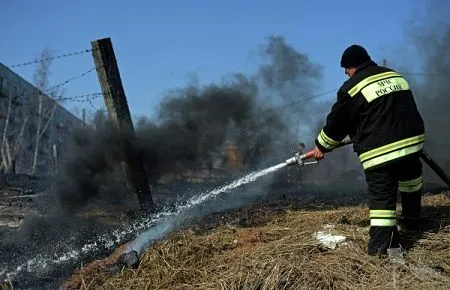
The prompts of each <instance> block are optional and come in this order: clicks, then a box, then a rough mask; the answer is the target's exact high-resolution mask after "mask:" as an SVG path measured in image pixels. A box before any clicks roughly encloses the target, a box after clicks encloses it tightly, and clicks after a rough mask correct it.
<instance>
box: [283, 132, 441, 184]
mask: <svg viewBox="0 0 450 290" xmlns="http://www.w3.org/2000/svg"><path fill="white" fill-rule="evenodd" d="M349 144H352V142H351V140H350V139H349V138H345V139H344V140H342V142H341V143H340V144H339V145H338V146H337V147H336V148H338V147H343V146H345V145H349ZM304 147H305V145H304V144H303V143H302V144H301V148H300V151H299V152H297V153H295V155H294V157H291V158H289V159H287V160H286V161H285V162H286V165H287V166H292V165H298V166H305V165H309V164H315V163H317V162H318V161H310V162H306V160H308V159H311V158H312V157H314V150H310V151H307V152H306V153H303V149H304ZM419 154H420V155H419V156H420V158H422V160H423V161H424V162H425V163H426V164H427V165H428V166H429V167H430V168H431V169H432V170H433V171H434V173H436V175H437V176H439V177H440V178H441V180H442V181H443V182H444V183H445V184H446V185H447V186H448V187H450V177H449V176H448V175H447V173H445V171H444V170H443V169H442V167H441V166H439V164H437V162H436V161H434V160H433V158H431V156H430V155H429V154H428V153H427V152H426V151H425V150H424V149H422V150H421V151H420V153H419Z"/></svg>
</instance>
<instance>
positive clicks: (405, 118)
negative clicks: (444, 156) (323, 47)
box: [315, 61, 425, 170]
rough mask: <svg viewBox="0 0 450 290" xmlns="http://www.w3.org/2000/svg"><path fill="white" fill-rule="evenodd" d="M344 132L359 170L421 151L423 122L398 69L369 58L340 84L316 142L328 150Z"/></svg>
mask: <svg viewBox="0 0 450 290" xmlns="http://www.w3.org/2000/svg"><path fill="white" fill-rule="evenodd" d="M347 135H348V136H349V137H350V139H351V140H352V142H353V148H354V150H355V152H356V153H357V154H358V157H359V159H360V161H361V163H362V166H363V168H364V170H367V169H371V168H375V167H378V166H380V165H382V164H385V163H386V162H390V161H393V160H396V159H398V158H402V157H405V156H407V155H410V154H414V153H417V152H420V151H421V150H422V148H423V143H424V140H425V126H424V122H423V119H422V117H421V115H420V113H419V111H418V109H417V106H416V103H415V101H414V97H413V94H412V92H411V89H410V86H409V84H408V82H407V81H406V80H405V79H404V78H403V77H402V76H401V75H400V74H399V73H397V72H395V71H393V70H391V69H389V68H385V67H381V66H378V65H377V64H376V63H374V62H373V61H370V62H367V63H364V64H363V65H361V66H359V67H358V69H357V71H356V73H355V74H354V75H353V76H352V77H351V78H350V79H348V80H347V81H346V82H345V83H344V84H343V85H342V86H341V88H340V89H339V91H338V93H337V101H336V102H335V103H334V105H333V107H332V109H331V112H330V113H329V114H328V116H327V118H326V123H325V126H324V127H323V128H322V130H321V132H320V134H319V135H318V137H317V138H316V140H315V143H316V145H317V147H318V148H319V149H320V150H322V151H323V152H330V151H332V150H333V149H335V148H336V147H338V146H339V144H340V143H341V141H342V140H343V139H344V138H345V137H346V136H347Z"/></svg>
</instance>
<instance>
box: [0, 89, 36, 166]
mask: <svg viewBox="0 0 450 290" xmlns="http://www.w3.org/2000/svg"><path fill="white" fill-rule="evenodd" d="M8 94H9V97H8V104H7V108H6V115H4V116H2V117H4V118H5V122H4V124H3V131H2V138H1V143H0V153H1V163H0V171H2V172H6V173H16V167H15V166H16V160H17V157H18V155H19V152H20V149H21V146H22V144H23V138H24V132H25V128H26V126H27V125H28V120H29V119H30V112H26V113H25V115H24V116H23V117H22V116H21V115H19V116H20V117H21V118H16V115H17V114H19V112H20V111H21V110H20V108H19V106H20V105H21V104H20V102H18V99H19V98H20V97H22V96H23V94H16V95H14V94H13V93H12V92H11V91H10V92H9V93H8ZM14 119H16V120H17V119H20V122H21V124H20V127H19V126H17V125H16V124H10V122H11V121H13V120H14Z"/></svg>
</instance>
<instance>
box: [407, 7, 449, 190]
mask: <svg viewBox="0 0 450 290" xmlns="http://www.w3.org/2000/svg"><path fill="white" fill-rule="evenodd" d="M449 9H450V3H448V2H447V1H431V3H430V6H429V8H428V11H426V13H425V14H424V15H423V19H426V21H424V22H422V21H420V20H421V19H422V18H421V17H418V18H417V19H414V20H413V21H412V23H411V25H410V26H409V29H408V30H407V34H408V36H409V39H410V43H411V44H412V47H414V48H415V54H416V56H417V57H416V58H415V59H416V60H419V65H418V67H419V71H420V72H421V74H420V75H417V76H411V78H412V80H413V81H414V92H415V98H416V102H417V105H418V107H419V110H420V111H421V113H422V117H423V119H424V122H425V130H426V138H427V139H426V143H425V149H426V150H427V152H428V153H429V154H430V155H431V157H432V158H433V159H435V161H436V162H437V163H438V164H439V165H440V166H441V167H442V168H443V169H444V171H445V172H447V174H449V173H450V155H449V154H448V149H449V148H450V130H447V129H446V127H445V126H446V125H447V124H450V115H449V114H448V112H449V111H450V82H449V78H450V55H449V53H448V51H449V50H450V21H449V19H448V11H449ZM413 77H414V78H413ZM424 173H425V174H426V180H427V181H431V182H436V183H439V184H442V181H440V180H439V178H438V177H437V176H436V175H435V174H434V173H433V172H432V171H431V169H430V168H428V167H427V166H424Z"/></svg>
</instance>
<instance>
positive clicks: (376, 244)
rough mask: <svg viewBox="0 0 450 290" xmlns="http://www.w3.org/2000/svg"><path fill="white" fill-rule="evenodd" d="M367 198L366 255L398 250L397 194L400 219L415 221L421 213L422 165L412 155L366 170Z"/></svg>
mask: <svg viewBox="0 0 450 290" xmlns="http://www.w3.org/2000/svg"><path fill="white" fill-rule="evenodd" d="M365 175H366V182H367V189H368V194H369V212H370V230H369V236H370V237H369V243H368V254H369V255H380V254H386V251H387V249H388V248H398V247H399V246H400V241H399V233H398V229H397V215H396V205H397V194H398V192H400V197H401V204H402V218H403V219H406V220H417V219H418V218H419V217H420V212H421V199H422V188H423V177H422V163H421V161H420V159H419V155H418V154H414V155H411V156H408V157H405V158H402V159H399V160H396V161H394V162H390V163H388V164H385V165H383V166H381V167H378V168H374V169H370V170H366V171H365Z"/></svg>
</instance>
